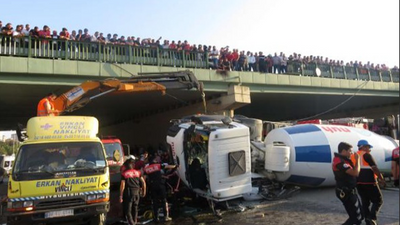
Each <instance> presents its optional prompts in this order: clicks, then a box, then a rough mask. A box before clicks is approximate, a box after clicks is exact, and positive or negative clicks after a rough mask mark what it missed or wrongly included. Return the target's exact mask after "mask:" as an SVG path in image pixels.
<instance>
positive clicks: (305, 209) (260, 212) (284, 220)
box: [0, 180, 399, 225]
mask: <svg viewBox="0 0 400 225" xmlns="http://www.w3.org/2000/svg"><path fill="white" fill-rule="evenodd" d="M5 181H6V180H5ZM388 186H389V187H390V184H389V185H388ZM6 190H7V185H6V182H4V183H3V184H1V185H0V195H1V197H3V196H5V194H6ZM382 193H383V197H384V204H383V207H382V209H381V211H380V213H379V215H378V222H379V224H380V225H395V224H399V189H398V188H387V189H385V190H382ZM111 198H112V201H111V206H112V210H111V211H110V212H109V215H108V224H109V225H111V224H114V225H119V224H123V223H121V222H119V221H120V218H119V216H120V215H121V208H120V205H119V204H118V203H117V202H116V200H117V199H118V189H117V188H113V189H112V192H111ZM236 204H241V205H242V206H244V207H245V208H246V209H245V210H244V211H242V212H239V210H225V211H222V220H218V219H217V218H216V217H215V216H213V215H212V214H211V213H210V211H209V210H208V209H207V207H202V208H198V209H196V208H194V206H193V205H191V207H189V206H183V207H182V209H183V210H182V211H181V213H179V214H178V215H176V216H175V217H174V218H173V219H174V220H173V221H172V222H168V223H166V224H171V225H178V224H179V225H189V224H202V225H204V224H230V225H232V224H240V225H258V224H260V225H261V224H276V225H291V224H304V225H306V224H324V225H335V224H342V223H343V222H344V221H345V220H346V219H347V214H346V212H345V210H344V207H343V206H342V204H341V203H340V201H339V200H338V199H337V198H336V196H335V194H334V189H333V188H319V189H301V190H300V191H299V192H298V193H296V194H295V195H293V196H292V197H290V198H288V199H282V200H276V201H260V200H258V201H243V200H242V201H240V200H239V201H236V202H231V204H230V205H231V206H234V205H236ZM236 209H237V208H236ZM142 221H143V220H142ZM5 223H6V221H5V218H4V217H2V218H1V219H0V224H1V225H4V224H5ZM141 224H145V223H141ZM146 224H154V223H153V222H148V223H146Z"/></svg>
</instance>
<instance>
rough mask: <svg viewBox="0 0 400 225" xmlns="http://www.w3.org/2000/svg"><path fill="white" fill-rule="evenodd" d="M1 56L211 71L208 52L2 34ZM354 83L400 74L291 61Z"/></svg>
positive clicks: (290, 69) (295, 69) (302, 70)
mask: <svg viewBox="0 0 400 225" xmlns="http://www.w3.org/2000/svg"><path fill="white" fill-rule="evenodd" d="M0 55H12V56H21V57H34V58H53V59H55V58H57V59H64V60H83V61H100V62H109V63H128V64H139V65H155V66H171V67H183V68H204V69H209V68H210V62H209V57H208V53H207V52H198V51H184V50H182V51H177V50H176V49H162V48H160V47H154V46H133V45H122V44H104V43H100V42H82V41H72V40H62V39H45V38H35V37H29V36H28V37H11V36H4V35H2V34H0ZM317 69H319V72H320V75H319V76H321V77H327V78H335V79H351V80H372V81H382V82H397V83H398V82H399V72H398V71H391V70H389V71H384V70H375V69H366V68H355V67H353V66H331V65H327V64H320V63H314V62H311V63H302V62H300V61H292V60H289V61H287V74H295V75H302V76H318V75H317V74H318V73H317V71H318V70H317Z"/></svg>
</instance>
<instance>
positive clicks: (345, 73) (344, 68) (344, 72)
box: [342, 66, 347, 80]
mask: <svg viewBox="0 0 400 225" xmlns="http://www.w3.org/2000/svg"><path fill="white" fill-rule="evenodd" d="M342 68H343V74H344V79H346V80H347V71H346V67H345V66H342Z"/></svg>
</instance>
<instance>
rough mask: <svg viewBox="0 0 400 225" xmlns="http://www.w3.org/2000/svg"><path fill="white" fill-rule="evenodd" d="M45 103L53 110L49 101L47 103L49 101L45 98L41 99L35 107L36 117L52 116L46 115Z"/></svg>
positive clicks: (50, 114)
mask: <svg viewBox="0 0 400 225" xmlns="http://www.w3.org/2000/svg"><path fill="white" fill-rule="evenodd" d="M46 102H47V103H49V104H50V109H51V110H54V105H53V103H52V102H51V101H49V99H48V98H47V97H46V98H43V99H42V100H40V102H39V104H38V106H37V116H52V115H53V113H47V110H46V106H45V104H46Z"/></svg>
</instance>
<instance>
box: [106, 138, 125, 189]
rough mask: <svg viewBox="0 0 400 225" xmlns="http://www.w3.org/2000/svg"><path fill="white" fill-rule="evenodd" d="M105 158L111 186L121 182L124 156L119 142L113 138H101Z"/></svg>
mask: <svg viewBox="0 0 400 225" xmlns="http://www.w3.org/2000/svg"><path fill="white" fill-rule="evenodd" d="M101 142H102V143H103V145H104V149H105V150H106V156H107V164H108V167H109V169H110V181H111V184H118V183H119V182H120V180H121V172H120V169H121V166H122V164H124V159H125V154H124V148H123V146H122V143H121V140H119V139H118V138H116V137H114V136H107V137H102V138H101Z"/></svg>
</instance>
